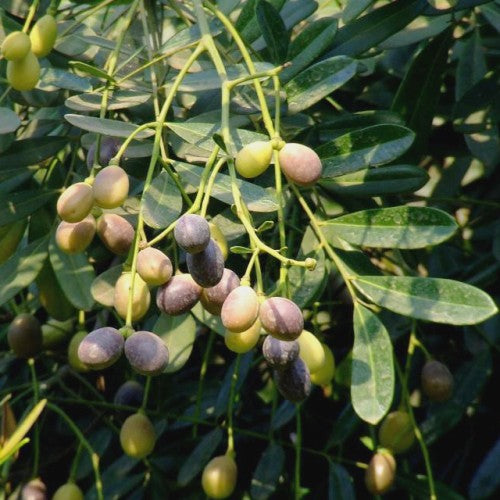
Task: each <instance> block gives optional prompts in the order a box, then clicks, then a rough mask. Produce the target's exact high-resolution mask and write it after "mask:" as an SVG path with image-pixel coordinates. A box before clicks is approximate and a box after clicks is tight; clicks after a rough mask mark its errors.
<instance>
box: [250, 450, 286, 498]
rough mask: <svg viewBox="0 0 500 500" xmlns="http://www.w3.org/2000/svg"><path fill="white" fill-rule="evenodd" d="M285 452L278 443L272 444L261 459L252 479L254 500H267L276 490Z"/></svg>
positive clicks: (251, 488) (251, 493) (251, 487)
mask: <svg viewBox="0 0 500 500" xmlns="http://www.w3.org/2000/svg"><path fill="white" fill-rule="evenodd" d="M284 465H285V452H284V451H283V448H282V447H281V446H280V445H279V444H277V443H270V444H269V446H268V447H267V448H266V449H265V451H264V453H262V456H261V457H260V460H259V463H258V464H257V468H256V469H255V472H254V474H253V477H252V482H251V486H250V495H251V497H252V499H254V500H266V499H267V498H269V497H270V496H271V495H272V494H273V493H274V491H275V490H276V485H277V483H278V480H279V477H280V475H281V472H282V471H283V466H284Z"/></svg>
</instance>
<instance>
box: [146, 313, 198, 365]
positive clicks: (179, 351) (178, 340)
mask: <svg viewBox="0 0 500 500" xmlns="http://www.w3.org/2000/svg"><path fill="white" fill-rule="evenodd" d="M153 332H154V333H156V334H157V335H158V336H159V337H160V338H161V339H162V340H163V342H164V343H165V345H166V346H167V349H168V365H167V367H166V368H165V370H164V373H174V372H176V371H178V370H180V369H181V368H182V367H183V366H184V365H185V364H186V363H187V360H188V359H189V356H190V355H191V351H192V350H193V344H194V340H195V338H196V321H195V320H194V319H193V316H191V314H189V313H188V314H182V315H180V316H167V315H165V314H161V315H160V317H159V318H158V321H157V322H156V323H155V325H154V326H153Z"/></svg>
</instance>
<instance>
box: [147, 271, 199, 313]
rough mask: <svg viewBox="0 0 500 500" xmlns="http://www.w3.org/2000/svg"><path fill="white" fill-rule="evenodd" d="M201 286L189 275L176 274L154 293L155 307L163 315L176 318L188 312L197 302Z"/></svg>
mask: <svg viewBox="0 0 500 500" xmlns="http://www.w3.org/2000/svg"><path fill="white" fill-rule="evenodd" d="M200 295H201V286H200V285H198V283H196V282H195V281H194V280H193V278H192V277H191V275H190V274H177V275H175V276H172V278H170V280H169V281H168V282H167V283H165V284H164V285H163V286H161V287H160V288H158V291H157V292H156V305H157V306H158V309H160V310H161V311H163V312H164V313H165V314H170V315H172V316H177V315H178V314H184V313H186V312H188V311H189V310H190V309H192V308H193V306H194V305H195V304H196V303H197V302H198V300H199V299H200Z"/></svg>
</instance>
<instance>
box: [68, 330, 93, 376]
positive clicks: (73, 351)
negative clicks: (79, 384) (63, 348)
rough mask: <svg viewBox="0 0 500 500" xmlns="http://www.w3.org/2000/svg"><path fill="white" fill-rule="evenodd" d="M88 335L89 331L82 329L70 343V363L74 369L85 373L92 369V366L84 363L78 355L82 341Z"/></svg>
mask: <svg viewBox="0 0 500 500" xmlns="http://www.w3.org/2000/svg"><path fill="white" fill-rule="evenodd" d="M86 336H87V332H85V331H81V332H77V333H75V335H73V337H71V340H70V341H69V344H68V363H69V366H71V368H73V370H75V371H76V372H80V373H85V372H88V371H89V370H90V367H89V366H88V365H86V364H85V363H83V362H82V361H81V360H80V358H79V357H78V348H79V347H80V343H81V342H82V340H83V339H84V338H85V337H86Z"/></svg>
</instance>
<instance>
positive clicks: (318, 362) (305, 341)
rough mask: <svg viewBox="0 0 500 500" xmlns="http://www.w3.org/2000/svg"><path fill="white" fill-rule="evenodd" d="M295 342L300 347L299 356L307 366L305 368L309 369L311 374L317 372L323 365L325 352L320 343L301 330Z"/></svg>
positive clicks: (309, 333)
mask: <svg viewBox="0 0 500 500" xmlns="http://www.w3.org/2000/svg"><path fill="white" fill-rule="evenodd" d="M297 342H298V343H299V346H300V354H299V356H300V357H301V359H302V361H304V363H305V364H306V365H307V368H309V372H310V373H311V374H312V373H314V372H315V371H317V370H319V369H320V368H321V367H322V366H323V365H324V363H325V359H326V358H325V350H324V349H323V345H322V344H321V342H320V341H319V340H318V339H317V337H316V336H315V335H313V334H312V333H311V332H308V331H307V330H302V333H301V334H300V335H299V338H298V339H297Z"/></svg>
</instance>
